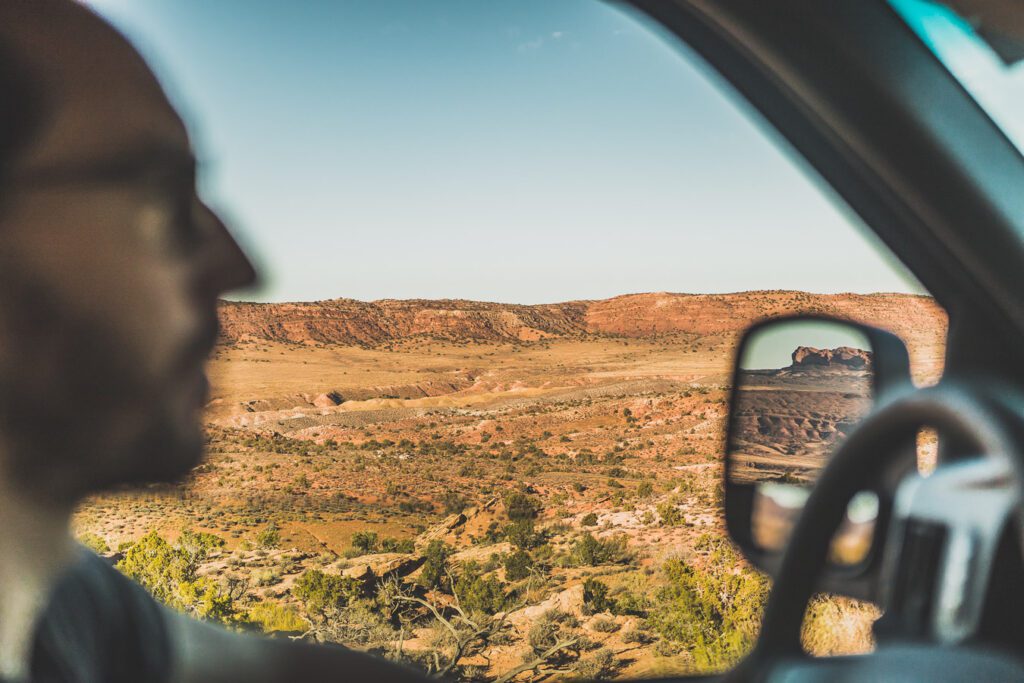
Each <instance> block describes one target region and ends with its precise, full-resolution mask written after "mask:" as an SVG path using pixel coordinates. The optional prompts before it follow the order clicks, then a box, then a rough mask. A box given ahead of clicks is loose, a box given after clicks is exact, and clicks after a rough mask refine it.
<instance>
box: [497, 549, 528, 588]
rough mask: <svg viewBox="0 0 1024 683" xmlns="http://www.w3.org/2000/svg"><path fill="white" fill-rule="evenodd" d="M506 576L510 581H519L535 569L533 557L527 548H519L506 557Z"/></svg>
mask: <svg viewBox="0 0 1024 683" xmlns="http://www.w3.org/2000/svg"><path fill="white" fill-rule="evenodd" d="M504 564H505V578H506V579H508V580H509V581H519V580H520V579H525V578H526V577H527V576H529V575H530V570H531V569H533V558H531V557H530V553H528V552H526V551H525V550H517V551H515V552H514V553H510V554H509V555H508V556H506V557H505V563H504Z"/></svg>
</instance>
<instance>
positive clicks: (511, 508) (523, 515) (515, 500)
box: [505, 491, 540, 521]
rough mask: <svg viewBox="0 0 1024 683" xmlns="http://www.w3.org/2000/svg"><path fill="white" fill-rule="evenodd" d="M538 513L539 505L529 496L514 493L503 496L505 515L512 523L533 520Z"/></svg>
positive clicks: (517, 492) (518, 492)
mask: <svg viewBox="0 0 1024 683" xmlns="http://www.w3.org/2000/svg"><path fill="white" fill-rule="evenodd" d="M538 512H540V504H539V503H538V502H537V501H536V500H534V499H533V498H532V497H530V496H529V495H527V494H525V493H522V492H520V491H516V492H513V493H510V494H508V495H507V496H505V514H507V515H508V518H509V519H511V520H512V521H517V520H524V519H533V518H534V517H536V516H537V513H538Z"/></svg>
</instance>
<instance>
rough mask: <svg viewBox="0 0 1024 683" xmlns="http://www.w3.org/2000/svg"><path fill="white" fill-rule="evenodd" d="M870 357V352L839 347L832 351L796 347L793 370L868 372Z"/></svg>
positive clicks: (810, 347) (811, 347)
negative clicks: (824, 369)
mask: <svg viewBox="0 0 1024 683" xmlns="http://www.w3.org/2000/svg"><path fill="white" fill-rule="evenodd" d="M871 360H872V355H871V352H870V351H864V350H862V349H855V348H853V347H850V346H840V347H837V348H834V349H816V348H814V347H813V346H798V347H797V349H796V350H795V351H794V352H793V365H792V366H791V367H792V368H793V369H794V370H807V369H815V368H829V369H841V370H869V369H870V368H871Z"/></svg>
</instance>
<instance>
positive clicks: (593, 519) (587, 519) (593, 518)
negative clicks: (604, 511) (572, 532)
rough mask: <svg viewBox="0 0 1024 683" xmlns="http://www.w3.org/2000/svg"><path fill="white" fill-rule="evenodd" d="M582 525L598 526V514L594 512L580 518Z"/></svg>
mask: <svg viewBox="0 0 1024 683" xmlns="http://www.w3.org/2000/svg"><path fill="white" fill-rule="evenodd" d="M580 526H597V515H596V514H594V513H593V512H588V513H587V514H585V515H583V519H581V520H580Z"/></svg>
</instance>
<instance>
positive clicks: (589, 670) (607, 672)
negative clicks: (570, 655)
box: [573, 647, 617, 681]
mask: <svg viewBox="0 0 1024 683" xmlns="http://www.w3.org/2000/svg"><path fill="white" fill-rule="evenodd" d="M616 666H617V664H616V661H615V655H614V654H612V651H611V650H609V649H608V648H606V647H602V648H601V649H600V650H597V651H595V652H593V653H592V654H590V655H588V656H586V657H582V658H581V659H580V660H579V661H578V662H576V666H574V667H573V673H575V674H576V676H578V677H579V678H580V679H582V680H587V681H601V680H607V679H609V678H611V677H612V676H613V675H614V673H615V669H616Z"/></svg>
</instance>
